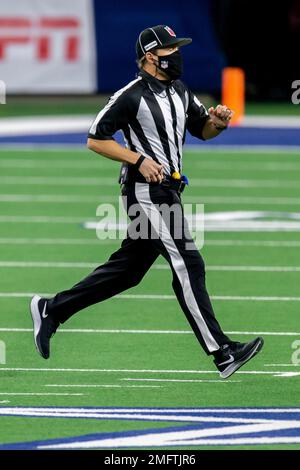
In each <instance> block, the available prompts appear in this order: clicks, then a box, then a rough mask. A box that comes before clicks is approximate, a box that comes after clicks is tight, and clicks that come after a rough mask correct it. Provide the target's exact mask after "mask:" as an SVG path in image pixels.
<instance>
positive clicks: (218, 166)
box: [0, 145, 300, 172]
mask: <svg viewBox="0 0 300 470" xmlns="http://www.w3.org/2000/svg"><path fill="white" fill-rule="evenodd" d="M0 148H1V149H3V146H2V145H1V147H0ZM72 148H73V147H72ZM8 150H13V149H11V148H9V149H8ZM46 150H47V149H46ZM49 150H56V149H53V148H52V147H50V148H49ZM65 150H66V148H62V151H65ZM70 151H71V150H70ZM82 151H83V153H86V152H85V149H84V148H83V149H82ZM265 151H266V150H265V149H264V150H263V153H264V152H265ZM227 152H228V151H227V150H226V149H225V150H224V153H227ZM242 152H244V153H247V152H246V151H245V149H243V150H242ZM252 152H253V151H252ZM255 152H256V150H255ZM202 153H203V152H202ZM274 153H276V152H274ZM87 155H88V156H90V155H89V153H87ZM193 166H194V167H196V168H200V169H203V170H225V171H226V170H228V171H231V172H232V170H234V171H236V170H241V171H244V170H245V171H247V172H249V171H266V172H268V171H274V172H276V171H279V172H282V171H284V172H290V171H291V172H294V171H300V163H298V162H286V161H281V162H279V161H267V162H266V161H264V162H262V161H261V162H258V161H254V162H253V161H249V160H248V161H247V162H239V161H234V160H226V159H222V161H221V160H214V161H212V160H205V159H203V158H201V159H199V161H196V162H193ZM0 168H29V169H31V168H32V169H36V168H40V169H46V170H47V169H52V168H53V159H44V158H43V159H42V160H39V159H28V158H26V159H25V158H13V159H1V160H0ZM55 168H62V169H69V170H73V169H86V170H90V169H92V170H93V169H98V170H99V171H101V172H102V171H103V169H105V170H106V169H107V170H111V169H112V168H113V166H112V163H111V162H110V161H105V160H104V159H102V160H98V159H93V158H90V159H86V157H85V156H83V158H82V159H81V160H74V159H72V160H71V159H69V160H66V159H65V160H60V159H56V160H55Z"/></svg>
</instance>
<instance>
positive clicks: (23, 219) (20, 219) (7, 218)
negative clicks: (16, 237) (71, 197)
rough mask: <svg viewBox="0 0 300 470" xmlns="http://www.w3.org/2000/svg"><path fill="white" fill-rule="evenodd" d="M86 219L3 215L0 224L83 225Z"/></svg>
mask: <svg viewBox="0 0 300 470" xmlns="http://www.w3.org/2000/svg"><path fill="white" fill-rule="evenodd" d="M84 219H85V218H84V217H65V216H54V217H52V216H49V217H48V216H46V215H45V216H44V215H33V216H28V215H25V216H23V215H1V216H0V223H5V224H7V223H18V224H26V223H27V224H28V223H30V224H41V223H48V224H82V223H83V222H84Z"/></svg>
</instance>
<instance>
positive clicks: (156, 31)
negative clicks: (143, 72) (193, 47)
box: [135, 24, 192, 59]
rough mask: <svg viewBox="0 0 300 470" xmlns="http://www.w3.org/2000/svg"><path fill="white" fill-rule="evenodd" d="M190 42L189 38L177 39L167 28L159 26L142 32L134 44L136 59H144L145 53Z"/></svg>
mask: <svg viewBox="0 0 300 470" xmlns="http://www.w3.org/2000/svg"><path fill="white" fill-rule="evenodd" d="M191 42H192V39H191V38H177V37H176V34H175V33H174V31H173V30H172V29H171V28H169V26H166V25H163V24H159V25H157V26H153V27H152V28H147V29H144V31H142V32H141V33H140V35H139V37H138V40H137V42H136V46H135V50H136V55H137V57H138V59H141V58H142V57H144V55H145V54H146V52H149V51H151V50H153V49H161V48H163V47H169V46H171V47H172V46H174V47H175V46H185V45H187V44H190V43H191Z"/></svg>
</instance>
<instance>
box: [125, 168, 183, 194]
mask: <svg viewBox="0 0 300 470" xmlns="http://www.w3.org/2000/svg"><path fill="white" fill-rule="evenodd" d="M183 178H184V177H183V176H182V177H181V179H175V178H172V177H171V176H169V175H165V176H164V179H163V180H162V182H161V183H159V182H156V183H148V182H147V181H146V179H145V178H144V176H143V175H142V174H141V173H140V172H139V171H138V170H136V169H135V168H133V167H132V166H130V167H129V166H128V165H122V169H121V174H120V178H119V183H120V185H121V186H123V185H125V186H126V185H131V184H134V183H146V184H151V185H156V186H157V185H162V186H163V187H164V188H168V189H173V190H175V191H177V192H178V193H182V191H184V188H185V187H186V185H187V184H188V183H187V179H186V178H185V179H186V181H184V179H183Z"/></svg>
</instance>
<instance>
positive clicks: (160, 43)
mask: <svg viewBox="0 0 300 470" xmlns="http://www.w3.org/2000/svg"><path fill="white" fill-rule="evenodd" d="M149 29H151V31H152V32H153V33H154V34H155V36H156V37H157V40H158V42H159V44H160V45H161V46H162V42H161V40H160V39H159V37H158V36H157V34H156V32H155V31H154V29H153V28H149Z"/></svg>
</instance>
